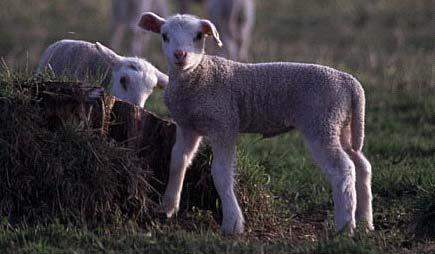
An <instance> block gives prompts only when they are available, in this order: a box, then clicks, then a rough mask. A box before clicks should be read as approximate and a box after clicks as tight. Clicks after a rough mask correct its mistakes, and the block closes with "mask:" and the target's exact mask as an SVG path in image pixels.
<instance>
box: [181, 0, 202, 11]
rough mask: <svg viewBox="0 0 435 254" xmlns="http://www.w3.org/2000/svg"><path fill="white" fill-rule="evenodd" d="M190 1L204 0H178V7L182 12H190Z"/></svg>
mask: <svg viewBox="0 0 435 254" xmlns="http://www.w3.org/2000/svg"><path fill="white" fill-rule="evenodd" d="M189 2H197V3H202V2H204V0H178V9H179V11H180V13H188V10H189V8H188V3H189Z"/></svg>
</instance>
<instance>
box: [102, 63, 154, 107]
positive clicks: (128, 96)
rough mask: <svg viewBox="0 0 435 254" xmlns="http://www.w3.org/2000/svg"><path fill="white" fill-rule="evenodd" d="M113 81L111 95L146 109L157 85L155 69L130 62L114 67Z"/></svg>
mask: <svg viewBox="0 0 435 254" xmlns="http://www.w3.org/2000/svg"><path fill="white" fill-rule="evenodd" d="M112 80H113V84H112V89H111V91H110V92H111V94H112V95H113V96H115V97H117V98H119V99H121V100H123V101H126V102H129V103H132V104H135V105H137V106H139V107H144V105H145V102H146V100H147V98H148V96H149V95H150V94H151V93H152V91H153V88H154V87H155V86H156V84H157V77H156V75H155V73H154V68H150V67H149V66H146V65H144V64H140V63H136V62H129V61H125V62H122V63H120V64H117V65H115V66H114V68H113V72H112Z"/></svg>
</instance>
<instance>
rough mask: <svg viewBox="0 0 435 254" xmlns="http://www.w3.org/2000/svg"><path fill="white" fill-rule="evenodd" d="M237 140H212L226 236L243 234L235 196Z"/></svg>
mask: <svg viewBox="0 0 435 254" xmlns="http://www.w3.org/2000/svg"><path fill="white" fill-rule="evenodd" d="M235 140H236V139H235V137H232V138H223V136H219V137H214V138H210V143H211V146H212V149H213V163H212V168H211V173H212V176H213V181H214V184H215V187H216V190H217V192H218V193H219V197H220V199H221V201H222V214H223V220H222V232H223V233H224V234H241V233H243V223H244V219H243V215H242V211H241V209H240V207H239V204H238V202H237V198H236V195H235V194H234V170H235V166H236V144H235Z"/></svg>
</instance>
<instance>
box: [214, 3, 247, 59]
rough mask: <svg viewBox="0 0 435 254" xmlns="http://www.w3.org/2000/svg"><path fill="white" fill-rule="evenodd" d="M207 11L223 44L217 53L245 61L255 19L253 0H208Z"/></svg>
mask: <svg viewBox="0 0 435 254" xmlns="http://www.w3.org/2000/svg"><path fill="white" fill-rule="evenodd" d="M207 13H208V16H209V19H210V21H211V22H213V24H214V25H215V26H216V28H217V30H218V31H219V33H220V36H221V39H222V42H223V44H224V47H223V48H222V50H217V53H218V54H219V55H221V56H225V57H227V58H229V59H232V60H240V61H247V60H248V58H249V45H250V44H251V34H252V28H253V26H254V20H255V7H254V2H253V0H208V1H207Z"/></svg>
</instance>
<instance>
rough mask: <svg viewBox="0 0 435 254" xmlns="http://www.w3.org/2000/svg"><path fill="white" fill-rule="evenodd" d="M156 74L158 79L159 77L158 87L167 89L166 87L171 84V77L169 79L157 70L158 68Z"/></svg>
mask: <svg viewBox="0 0 435 254" xmlns="http://www.w3.org/2000/svg"><path fill="white" fill-rule="evenodd" d="M155 74H156V77H157V86H158V87H160V88H163V89H165V88H166V86H167V85H168V83H169V77H168V75H166V74H164V73H162V72H160V71H159V70H157V68H156V70H155Z"/></svg>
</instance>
